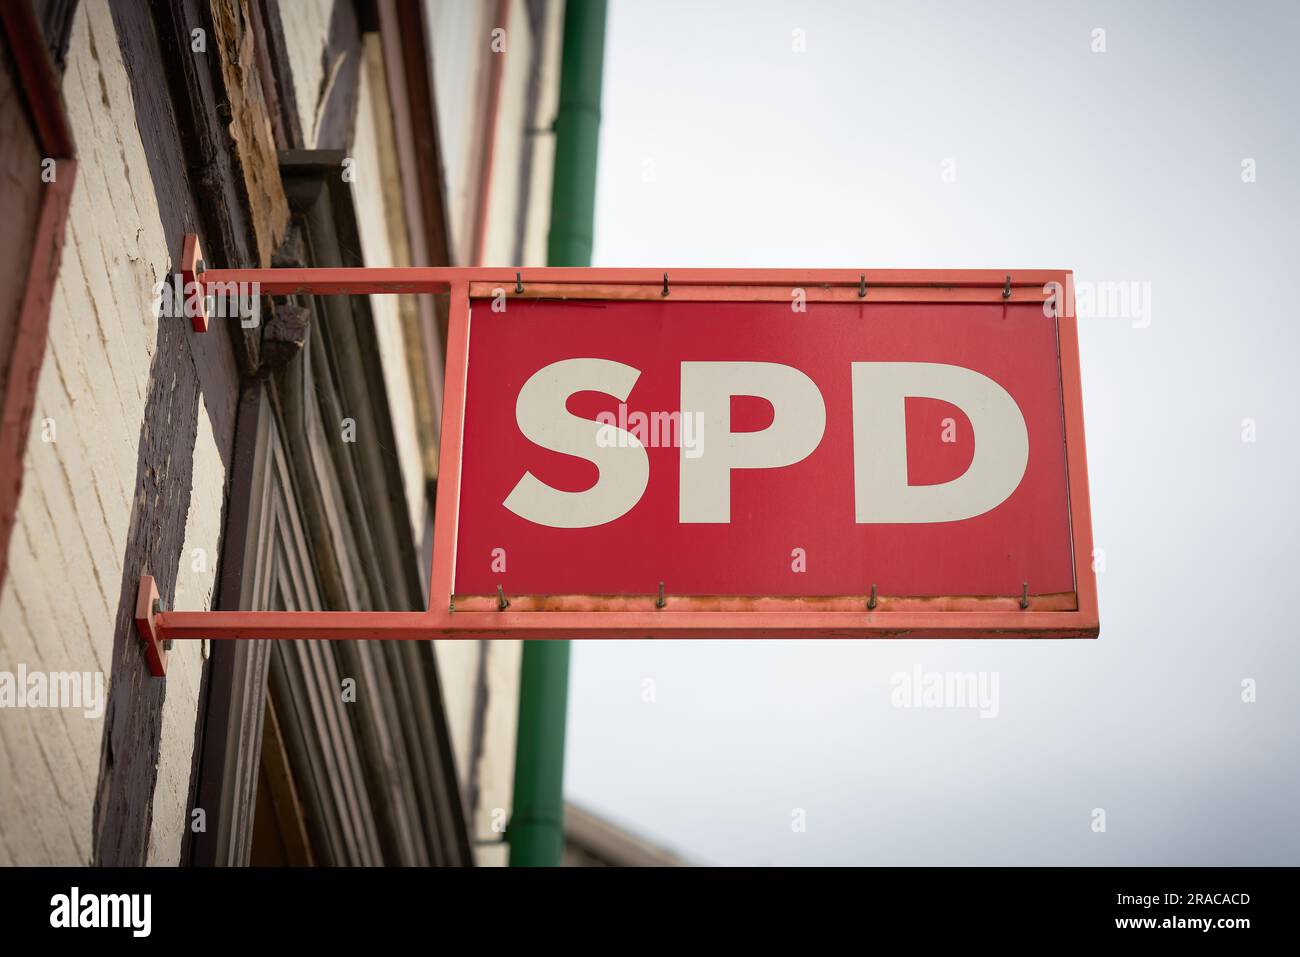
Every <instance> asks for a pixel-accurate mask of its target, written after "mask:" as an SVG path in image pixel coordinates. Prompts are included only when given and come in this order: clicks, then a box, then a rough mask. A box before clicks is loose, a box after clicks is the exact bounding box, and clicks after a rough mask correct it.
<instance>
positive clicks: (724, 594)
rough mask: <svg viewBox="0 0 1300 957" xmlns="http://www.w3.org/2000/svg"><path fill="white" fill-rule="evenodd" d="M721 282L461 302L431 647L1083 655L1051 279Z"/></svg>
mask: <svg viewBox="0 0 1300 957" xmlns="http://www.w3.org/2000/svg"><path fill="white" fill-rule="evenodd" d="M719 275H722V274H719ZM745 276H746V281H745V282H743V283H734V284H731V283H726V282H721V281H720V282H716V283H705V282H702V281H698V280H697V281H695V282H691V283H681V284H678V285H676V286H673V287H671V288H670V289H669V293H668V295H666V296H665V295H664V294H663V292H664V290H663V289H661V288H657V287H654V286H650V285H646V284H643V283H642V284H637V283H627V284H621V283H617V282H613V283H610V282H606V283H601V284H590V285H585V284H573V283H569V284H561V283H554V284H530V285H528V286H526V287H523V292H522V293H519V292H518V290H517V288H515V287H512V286H502V285H494V284H492V283H473V284H471V285H470V286H469V287H468V290H467V293H468V302H467V303H461V304H460V305H459V308H453V320H452V321H453V329H452V335H451V350H450V356H449V367H448V383H447V389H448V401H447V403H446V408H447V411H446V415H447V420H446V424H445V425H444V443H443V444H444V448H443V457H442V475H441V477H440V483H439V486H440V487H439V490H438V495H439V511H438V523H439V528H438V535H437V539H438V543H437V548H436V553H435V573H434V583H433V584H434V587H433V590H432V594H434V595H435V596H437V595H438V593H439V591H440V585H441V586H442V589H443V590H446V591H447V592H449V593H450V596H449V601H448V606H447V607H448V613H447V615H446V621H447V622H448V624H449V626H450V628H451V629H452V630H457V629H458V628H459V627H472V628H474V629H475V630H479V629H486V630H493V629H494V628H495V629H497V630H499V632H500V633H501V634H505V635H510V636H523V637H528V636H531V635H539V636H540V635H555V636H561V635H564V636H575V637H580V636H583V635H591V636H599V635H610V636H620V635H638V634H644V635H655V634H663V635H700V636H709V635H736V636H740V635H747V634H753V635H769V634H770V635H845V636H876V635H880V636H884V635H891V636H892V635H936V636H945V635H947V636H998V635H1027V636H1028V635H1057V636H1094V635H1095V634H1096V633H1097V615H1096V604H1095V583H1094V579H1093V575H1092V571H1091V567H1090V561H1091V533H1090V529H1089V527H1088V524H1089V523H1088V515H1087V485H1086V472H1085V467H1084V454H1083V436H1082V416H1081V412H1080V399H1079V387H1078V359H1077V344H1076V340H1075V328H1074V320H1073V318H1072V317H1068V316H1058V315H1056V312H1057V309H1056V306H1055V303H1056V302H1063V301H1065V299H1066V297H1065V296H1063V295H1061V294H1059V292H1057V294H1056V295H1055V296H1054V291H1056V290H1060V289H1064V287H1065V285H1066V283H1067V282H1068V275H1067V274H1064V273H1062V274H1042V273H1036V274H1034V276H1033V277H1032V278H1031V279H1030V281H1029V282H1024V281H1022V282H1020V283H1019V284H1017V285H1016V286H1015V288H1014V289H1012V288H1011V287H1010V286H1008V285H1007V284H1006V283H1005V282H1004V277H1003V276H1001V275H996V276H995V275H994V274H991V273H987V274H976V273H960V274H957V273H934V274H916V273H910V274H907V275H906V277H905V278H900V279H899V280H898V281H895V282H893V283H886V284H879V283H877V284H866V283H860V284H859V285H858V288H854V286H853V284H852V283H846V282H844V281H843V277H842V276H841V277H840V282H838V283H811V282H810V283H809V284H808V285H807V286H806V287H805V286H798V285H791V284H790V282H789V281H788V279H789V278H790V277H788V276H786V275H785V274H771V278H767V277H766V276H764V275H763V274H758V276H757V277H756V274H755V272H754V271H748V272H747V273H746V274H745ZM796 278H797V277H796ZM812 278H817V277H816V276H813V277H812ZM864 293H865V294H864ZM449 428H450V429H451V430H452V431H450V432H449ZM448 439H450V441H448ZM449 453H450V454H449ZM448 495H451V496H453V497H454V501H452V502H450V503H449V502H447V501H445V498H446V497H447V496H448ZM435 600H436V598H435ZM432 611H433V608H432V607H431V612H432ZM471 621H472V625H471ZM462 623H463V624H462ZM566 629H567V630H566Z"/></svg>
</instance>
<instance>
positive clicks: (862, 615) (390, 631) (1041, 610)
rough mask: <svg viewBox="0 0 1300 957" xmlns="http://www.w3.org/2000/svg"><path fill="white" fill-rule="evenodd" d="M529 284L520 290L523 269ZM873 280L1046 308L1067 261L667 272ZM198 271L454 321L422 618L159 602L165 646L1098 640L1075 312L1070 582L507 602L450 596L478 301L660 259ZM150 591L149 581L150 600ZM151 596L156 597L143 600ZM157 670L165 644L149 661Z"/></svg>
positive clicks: (690, 295) (797, 283) (1068, 422)
mask: <svg viewBox="0 0 1300 957" xmlns="http://www.w3.org/2000/svg"><path fill="white" fill-rule="evenodd" d="M517 277H518V279H519V281H521V282H522V284H523V287H524V291H523V292H522V293H516V292H515V289H516V278H517ZM864 278H865V283H866V287H867V290H868V299H869V300H870V301H903V302H909V301H910V302H997V303H1004V302H1043V301H1044V300H1045V298H1046V296H1045V293H1044V287H1045V286H1046V285H1047V284H1049V283H1059V284H1060V287H1059V288H1062V289H1064V288H1067V287H1068V285H1069V284H1070V283H1071V281H1072V277H1071V274H1070V273H1069V272H1068V271H1064V270H1025V271H1019V272H1013V273H1012V274H1011V278H1010V295H1005V291H1006V290H1005V284H1006V282H1007V274H1006V273H1005V272H997V271H993V270H937V271H936V270H870V271H866V272H862V271H858V270H847V269H828V270H825V269H824V270H767V269H762V270H759V269H721V270H719V269H683V270H669V271H668V281H669V285H670V295H671V296H672V297H673V298H675V299H728V300H733V301H754V300H760V299H776V298H780V299H788V298H789V295H790V289H791V288H793V287H800V288H803V289H805V290H806V293H807V296H808V298H809V299H810V300H813V301H817V300H821V301H827V300H841V299H843V300H846V301H847V300H850V299H856V298H857V297H858V296H859V290H860V286H861V283H862V282H863V280H864ZM199 281H200V282H202V283H207V282H236V283H238V282H245V283H252V282H257V283H259V284H260V288H261V292H262V293H263V294H277V295H285V294H290V293H302V294H316V295H343V294H375V293H426V292H450V293H451V315H450V322H449V338H448V343H447V372H446V386H445V390H446V391H445V399H444V406H443V424H442V441H441V459H440V464H439V480H438V501H437V510H436V515H435V525H434V543H433V568H432V575H431V580H430V586H429V595H430V601H429V609H428V610H427V611H424V612H225V611H212V612H168V611H158V612H150V613H148V614H146V615H145V616H144V617H143V618H141V617H140V616H139V615H137V625H138V627H139V629H140V634H141V637H142V638H143V639H144V640H145V642H146V643H147V645H148V647H150V648H151V649H152V648H154V647H155V646H156V643H158V642H162V643H163V646H164V647H165V643H166V642H167V641H170V640H172V639H183V638H217V639H221V638H282V639H302V638H323V639H378V638H386V639H430V638H510V639H519V638H632V637H637V638H642V637H661V638H685V637H699V636H708V637H711V638H759V637H774V638H775V637H823V638H826V637H835V638H901V637H922V638H1002V637H1008V638H1009V637H1055V638H1093V637H1096V636H1097V634H1098V614H1097V588H1096V577H1095V575H1094V573H1093V571H1092V522H1091V513H1090V509H1089V503H1088V480H1087V459H1086V454H1085V449H1084V438H1083V402H1082V391H1081V384H1080V378H1079V349H1078V334H1077V326H1076V321H1075V318H1074V316H1073V315H1069V314H1065V315H1061V316H1060V317H1059V318H1058V319H1057V324H1058V341H1059V345H1060V364H1061V377H1062V393H1063V403H1064V409H1063V414H1064V421H1065V435H1066V458H1067V478H1068V483H1069V497H1070V511H1071V525H1072V532H1073V542H1074V566H1075V592H1074V593H1073V594H1072V595H1070V594H1067V595H1065V596H1056V595H1054V596H1046V595H1044V596H1031V599H1032V600H1031V602H1030V606H1029V608H1027V609H1025V608H1022V607H1021V605H1020V603H1019V600H1018V599H1019V596H1008V597H1006V598H980V599H974V598H948V599H915V598H901V597H896V598H892V599H891V598H890V597H888V596H878V601H877V604H876V607H875V608H874V610H870V611H868V610H866V605H865V601H866V597H867V596H865V595H863V596H860V597H855V596H850V597H847V598H844V599H831V600H825V599H799V598H762V599H753V598H729V597H719V598H699V597H692V598H673V597H672V596H671V595H669V596H666V601H665V604H664V606H663V607H662V608H661V607H658V606H657V599H658V595H646V596H645V597H644V599H638V598H636V597H630V598H629V597H627V596H622V597H618V598H610V597H601V596H560V597H555V596H551V597H548V598H545V599H538V598H535V597H534V598H533V599H532V600H530V599H529V598H527V597H522V598H517V597H516V596H510V598H511V603H510V606H509V607H508V608H506V609H504V610H499V609H498V608H497V605H496V599H495V597H494V596H456V595H455V594H454V593H453V583H454V570H455V554H456V528H457V519H458V511H459V498H460V496H459V492H460V455H461V442H462V437H463V436H462V427H463V423H464V414H465V383H466V375H467V367H468V358H469V326H470V302H471V299H473V298H480V297H485V296H489V295H493V294H497V293H499V292H503V293H504V294H505V295H506V296H508V297H520V298H529V297H534V298H535V297H546V298H557V297H566V296H571V297H578V296H581V297H582V298H585V299H592V298H609V299H617V298H651V297H653V298H659V297H660V296H661V295H662V291H663V283H664V272H663V270H652V269H570V268H548V269H533V270H521V271H516V270H513V269H501V268H495V267H488V268H393V269H369V268H360V269H247V270H244V269H223V270H211V269H210V270H208V271H207V272H206V273H202V274H200V277H199ZM152 587H153V583H152V579H150V578H149V577H148V576H145V578H143V579H142V581H141V592H142V595H143V594H144V593H146V592H148V591H149V589H151V588H152ZM149 604H151V602H150V603H149ZM150 663H151V667H154V666H155V663H157V667H156V668H154V673H155V674H159V673H161V662H160V661H159V656H158V655H157V654H151V655H150Z"/></svg>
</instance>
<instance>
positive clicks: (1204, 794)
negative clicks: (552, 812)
mask: <svg viewBox="0 0 1300 957" xmlns="http://www.w3.org/2000/svg"><path fill="white" fill-rule="evenodd" d="M1095 28H1102V29H1104V30H1105V43H1106V52H1104V53H1094V52H1092V49H1091V47H1092V45H1093V42H1094V40H1093V30H1094V29H1095ZM796 29H802V30H804V31H806V34H805V35H806V47H807V48H806V52H803V53H797V52H793V51H792V38H793V33H792V31H794V30H796ZM1298 34H1300V5H1298V4H1294V3H1278V4H1265V3H1232V4H1210V3H1173V2H1169V3H1154V2H1145V3H1141V4H1132V3H1071V4H1065V3H1044V2H1025V3H991V4H983V3H980V4H975V3H961V2H950V3H903V2H898V3H888V4H887V3H861V2H847V0H846V2H840V3H797V4H796V3H786V4H776V3H755V2H743V3H742V2H735V3H717V2H711V3H686V2H678V3H670V2H666V0H655V2H648V0H621V2H620V0H612V2H611V9H610V20H609V33H608V40H607V42H608V47H607V55H606V68H605V99H604V122H603V127H602V136H601V144H600V149H601V163H600V177H599V185H598V208H597V222H596V250H595V257H594V262H593V264H594V265H597V266H651V267H664V268H669V269H671V267H675V266H676V267H686V266H790V267H864V268H873V267H876V268H879V267H951V268H958V267H992V268H1010V269H1013V270H1014V269H1016V268H1028V267H1065V268H1072V269H1074V270H1075V273H1076V277H1077V279H1078V280H1080V281H1136V282H1139V283H1149V284H1150V290H1151V303H1150V306H1151V308H1150V323H1149V325H1146V326H1145V328H1135V322H1134V321H1132V320H1129V319H1122V318H1121V319H1106V318H1094V319H1090V320H1086V321H1084V322H1082V323H1081V333H1080V335H1081V351H1082V362H1083V385H1084V397H1085V410H1086V427H1087V436H1088V453H1089V468H1090V473H1091V489H1092V499H1093V526H1094V532H1095V536H1096V542H1097V545H1098V546H1099V547H1101V548H1102V549H1104V552H1105V561H1106V566H1105V570H1104V572H1102V573H1101V574H1100V576H1099V578H1100V586H1099V587H1100V594H1101V622H1102V637H1101V639H1100V641H1097V642H1020V643H1016V642H1010V641H1001V642H968V643H961V642H940V641H925V642H793V641H784V642H782V641H733V642H704V641H699V642H649V641H627V642H614V641H609V642H576V643H575V647H574V656H573V661H574V664H573V671H572V677H571V687H570V711H569V738H568V759H567V768H566V787H567V790H568V792H569V796H570V798H571V799H572V800H575V801H577V802H579V803H582V804H585V805H588V806H590V807H591V808H593V809H594V810H597V811H599V812H601V813H604V814H606V815H608V816H610V817H612V818H614V819H615V820H618V821H620V822H622V823H625V824H627V825H629V826H631V827H633V828H634V829H636V830H638V831H640V832H642V833H644V834H645V835H647V836H649V837H651V838H653V839H656V840H659V841H661V842H663V843H665V844H667V845H669V846H671V847H673V848H675V849H676V850H678V851H679V852H681V853H684V854H686V855H687V856H690V857H693V858H694V859H695V860H698V861H700V862H703V863H716V864H766V863H789V864H814V863H834V864H938V863H950V864H973V863H980V864H1034V863H1062V864H1064V863H1071V864H1102V863H1106V864H1263V863H1272V864H1282V863H1288V864H1296V863H1300V823H1298V822H1300V818H1298V817H1297V815H1296V813H1295V808H1296V804H1297V798H1300V794H1298V793H1297V792H1298V791H1300V760H1298V759H1300V748H1297V729H1298V728H1300V696H1297V695H1296V683H1297V678H1298V677H1300V628H1298V627H1297V624H1296V612H1295V597H1294V591H1295V588H1294V580H1295V577H1296V570H1297V564H1298V563H1297V561H1296V557H1295V555H1296V540H1297V531H1298V528H1297V526H1298V525H1300V521H1298V520H1297V519H1298V516H1300V509H1297V506H1296V500H1295V496H1296V494H1297V488H1300V482H1297V478H1296V471H1297V466H1298V465H1300V454H1298V453H1297V441H1298V440H1300V428H1298V426H1297V418H1298V416H1300V410H1298V408H1297V402H1296V399H1295V364H1296V362H1297V360H1298V359H1300V349H1297V345H1298V344H1300V332H1297V327H1300V316H1297V314H1296V308H1295V298H1294V296H1293V295H1292V293H1293V285H1292V283H1291V282H1290V281H1289V280H1291V279H1293V277H1295V276H1296V275H1297V272H1298V271H1300V255H1298V254H1300V241H1298V240H1297V222H1300V134H1298V133H1297V127H1298V124H1297V112H1296V109H1297V107H1296V97H1297V94H1298V93H1300V67H1298V66H1297V63H1298V62H1300V61H1298V60H1297V58H1296V56H1295V49H1294V42H1295V37H1296V36H1297V35H1298ZM1245 158H1253V159H1254V160H1255V162H1256V164H1257V166H1256V169H1257V181H1256V182H1254V183H1243V181H1242V161H1243V159H1245ZM949 159H951V160H953V161H954V163H955V165H954V166H952V167H950V168H955V171H956V181H955V182H945V181H944V179H943V177H942V175H941V173H942V172H943V170H944V168H945V167H944V161H945V160H949ZM647 179H648V180H650V181H647ZM1136 325H1138V326H1141V325H1142V323H1141V322H1140V321H1139V322H1137V323H1136ZM1246 418H1250V419H1253V420H1254V421H1255V423H1256V429H1257V440H1256V441H1255V442H1253V443H1247V442H1243V441H1242V421H1243V419H1246ZM916 664H920V665H921V666H922V667H923V668H924V669H925V670H927V671H948V670H952V671H996V672H998V674H999V679H1000V710H1001V713H1000V715H999V716H998V717H997V718H996V719H989V720H981V719H980V718H979V717H978V715H977V714H976V713H974V712H971V711H957V710H900V709H896V708H893V707H891V705H890V691H891V687H890V676H891V675H892V674H893V673H895V672H898V671H910V670H911V669H912V668H913V666H914V665H916ZM647 678H649V679H653V681H654V682H655V687H656V691H657V700H656V701H655V703H653V704H648V703H645V702H643V700H642V689H643V682H644V681H645V679H647ZM1245 678H1253V679H1255V680H1256V681H1257V682H1258V701H1257V702H1256V703H1254V704H1245V703H1243V702H1242V701H1241V682H1242V680H1243V679H1245ZM796 808H801V809H803V810H804V811H805V812H806V815H807V830H806V831H805V832H803V833H799V832H796V831H794V830H793V829H792V827H791V821H792V812H793V811H794V809H796ZM1094 808H1104V809H1105V811H1106V832H1105V833H1102V834H1098V833H1094V832H1093V831H1092V830H1091V827H1090V825H1091V823H1092V820H1093V818H1092V811H1093V809H1094Z"/></svg>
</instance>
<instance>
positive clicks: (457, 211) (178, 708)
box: [0, 0, 564, 865]
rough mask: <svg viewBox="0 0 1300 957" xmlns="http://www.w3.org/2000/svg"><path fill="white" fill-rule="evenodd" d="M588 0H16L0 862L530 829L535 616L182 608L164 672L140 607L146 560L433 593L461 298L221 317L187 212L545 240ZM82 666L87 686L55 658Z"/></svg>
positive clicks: (463, 848) (231, 580) (458, 249)
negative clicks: (194, 303) (519, 810)
mask: <svg viewBox="0 0 1300 957" xmlns="http://www.w3.org/2000/svg"><path fill="white" fill-rule="evenodd" d="M563 13H564V10H563V3H561V2H558V0H551V2H548V0H499V2H498V0H489V2H482V3H464V2H457V0H428V2H424V3H406V2H399V0H372V2H366V0H293V2H289V0H162V2H158V3H152V4H142V3H137V2H130V0H80V2H69V0H63V2H54V0H49V2H36V3H31V2H27V0H20V2H14V3H6V4H5V14H4V28H5V29H4V43H3V47H2V48H0V84H2V85H0V130H2V131H3V132H2V133H0V160H2V161H3V163H4V165H5V169H6V173H7V175H6V176H5V177H4V178H3V179H4V182H3V186H0V190H3V193H2V194H0V196H2V198H3V206H4V210H5V214H6V219H7V220H8V221H9V226H10V228H9V230H8V234H7V236H6V238H5V239H4V241H3V244H0V269H3V270H4V273H3V274H4V275H5V276H6V277H8V278H9V279H10V280H11V282H10V283H9V284H8V286H9V289H8V291H7V292H6V298H5V299H4V301H3V303H0V368H3V374H4V378H3V379H2V380H0V386H2V387H3V395H4V423H5V437H4V442H3V444H0V451H3V454H4V457H3V459H2V460H0V468H3V482H2V483H0V487H2V488H3V497H0V506H2V507H3V508H2V512H0V521H3V526H2V528H3V532H4V535H3V542H2V543H0V544H2V545H3V550H4V551H3V554H4V556H5V561H4V565H3V571H2V572H0V574H2V575H3V578H2V580H0V678H3V676H5V675H8V676H9V679H8V687H9V689H10V693H11V694H10V699H9V700H6V699H5V698H4V696H3V694H0V864H11V865H13V864H20V865H21V864H77V863H81V864H110V865H111V864H143V863H148V864H164V865H174V864H217V865H239V864H247V863H253V864H285V863H292V864H378V863H394V864H468V863H472V862H478V863H485V864H497V863H504V862H505V851H504V848H503V846H502V845H501V844H500V843H499V838H500V836H501V832H502V830H503V829H504V827H505V824H506V822H507V821H508V819H509V814H510V799H511V786H512V775H513V764H514V746H515V721H516V710H515V709H516V706H517V700H518V682H519V669H520V650H519V647H518V645H517V644H511V643H504V642H502V643H489V642H483V641H466V642H454V641H443V642H437V643H426V642H280V643H274V642H266V641H239V642H215V643H211V644H209V643H207V642H203V643H199V642H179V643H177V645H176V647H175V648H174V649H173V651H172V653H171V658H170V662H169V665H168V675H167V677H166V678H165V679H154V678H151V677H150V676H149V674H148V671H147V668H146V666H145V661H144V657H143V655H142V653H141V647H140V641H139V638H138V637H137V636H136V633H135V630H134V627H133V610H134V603H135V590H136V583H137V581H138V579H139V577H140V575H141V574H151V575H153V576H154V577H155V579H156V580H157V581H158V584H159V590H160V592H161V595H162V602H163V604H164V606H165V607H166V608H169V609H184V610H204V609H210V608H211V609H218V608H221V609H250V610H253V609H260V610H277V609H284V610H292V609H301V610H307V609H321V610H379V609H385V610H411V609H417V608H423V607H425V606H424V602H425V600H426V596H425V591H426V588H427V575H428V561H429V554H430V536H431V526H432V514H433V513H432V506H433V501H434V499H435V497H436V494H437V448H438V429H439V422H440V413H441V408H440V401H441V368H442V351H441V350H442V343H443V341H444V336H445V330H446V315H447V314H446V303H445V301H439V297H436V296H402V297H397V296H387V297H329V298H320V299H314V298H311V297H294V296H287V297H260V296H258V295H257V294H256V291H253V292H252V294H251V297H250V298H249V300H248V302H245V303H243V309H242V311H239V312H237V313H236V314H235V315H233V316H230V317H227V318H214V319H213V320H212V323H211V327H210V329H209V331H208V332H207V333H197V332H194V331H192V330H191V328H190V323H189V321H188V320H187V319H186V318H185V317H184V316H183V315H178V314H176V310H174V309H170V310H169V309H168V308H167V301H168V292H167V290H168V287H169V285H171V284H172V283H173V277H175V276H176V274H177V273H178V272H179V265H178V264H179V263H180V262H181V258H182V253H183V243H184V241H185V236H186V235H187V234H197V236H198V237H199V239H200V242H201V243H202V247H203V252H204V256H205V258H206V260H207V262H208V264H210V265H220V266H222V267H231V268H234V267H269V266H345V265H346V266H360V265H365V266H387V265H399V266H400V265H443V264H503V263H509V264H517V265H520V266H528V265H541V264H544V258H545V238H546V233H547V229H548V227H549V182H550V175H551V163H552V158H553V147H552V145H551V142H550V135H549V134H550V124H551V121H552V118H553V115H554V112H555V109H556V100H557V95H558V85H559V77H558V71H559V50H560V43H561V38H562V22H563ZM435 645H436V647H435ZM70 675H77V676H81V677H83V678H84V682H83V684H82V685H81V687H80V690H81V691H82V692H83V694H81V696H80V699H79V701H78V704H79V706H78V707H70V706H66V705H67V702H65V701H61V702H52V701H51V695H49V694H48V693H47V694H45V695H43V696H41V698H42V702H40V703H38V702H37V700H36V697H37V696H36V695H34V694H31V693H30V692H32V691H33V689H34V688H35V687H36V685H35V684H33V682H36V683H37V684H39V683H40V682H42V681H44V682H46V688H47V690H48V689H49V688H52V687H54V686H55V685H57V684H58V683H59V681H61V680H62V681H64V685H65V687H67V686H68V685H67V682H68V681H69V680H70V678H68V677H67V676H70ZM20 676H22V680H21V681H20V680H19V678H20ZM59 676H64V677H63V678H60V677H59ZM95 676H99V677H98V679H97V678H96V677H95ZM97 681H99V682H100V686H101V688H102V695H101V700H100V701H99V702H98V704H96V702H95V700H94V694H93V689H94V688H95V686H96V682H97ZM3 688H4V685H3V683H2V682H0V692H3ZM55 703H57V704H59V705H61V706H57V707H56V706H53V704H55Z"/></svg>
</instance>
